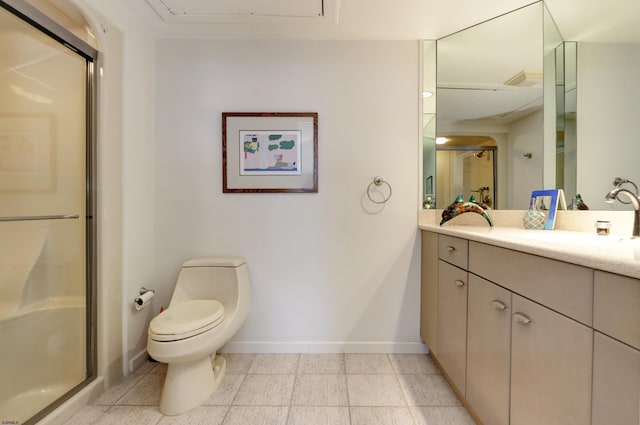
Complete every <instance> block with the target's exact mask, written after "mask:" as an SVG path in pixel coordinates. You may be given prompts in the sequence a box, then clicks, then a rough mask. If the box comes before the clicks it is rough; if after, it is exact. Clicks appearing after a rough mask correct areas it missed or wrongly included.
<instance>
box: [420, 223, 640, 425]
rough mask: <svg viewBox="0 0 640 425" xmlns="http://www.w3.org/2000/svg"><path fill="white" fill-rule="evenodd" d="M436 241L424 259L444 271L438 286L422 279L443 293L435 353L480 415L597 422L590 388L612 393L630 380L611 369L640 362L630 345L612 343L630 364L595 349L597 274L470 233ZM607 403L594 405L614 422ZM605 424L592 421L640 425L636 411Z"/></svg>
mask: <svg viewBox="0 0 640 425" xmlns="http://www.w3.org/2000/svg"><path fill="white" fill-rule="evenodd" d="M423 236H424V235H423ZM434 237H435V239H438V244H437V247H438V251H437V260H436V258H435V255H434V252H433V248H434V247H435V241H434ZM428 238H429V242H428V245H429V247H430V249H431V251H428V252H425V251H423V262H425V261H428V262H430V264H434V263H435V261H437V276H438V278H437V285H434V284H431V285H429V286H425V285H424V284H425V280H424V279H423V290H427V291H428V292H427V293H423V294H422V296H423V299H424V298H425V297H431V299H432V300H433V299H434V298H433V297H435V299H437V305H436V306H435V308H436V310H437V311H436V313H435V314H433V311H431V319H432V320H433V319H435V320H436V330H437V332H436V335H435V339H434V340H433V341H431V344H434V343H435V347H437V350H433V349H432V350H431V353H432V355H433V357H434V358H435V360H436V362H437V363H439V365H440V366H441V367H442V369H443V370H444V372H445V374H446V375H447V376H448V378H449V380H450V381H451V383H452V384H453V386H454V387H455V389H456V390H457V391H458V394H459V395H460V396H461V397H463V400H464V402H465V404H466V405H467V407H468V408H469V410H470V412H471V413H472V415H473V416H474V417H475V418H476V419H479V421H481V423H483V424H484V425H534V424H535V425H539V424H545V425H556V424H557V425H560V424H562V425H564V424H572V425H590V424H591V416H592V389H593V394H594V395H593V397H594V399H595V398H596V397H599V396H598V392H599V391H602V392H610V389H609V388H608V387H607V386H610V385H621V384H625V383H623V382H616V383H613V382H612V381H611V379H612V377H613V376H616V372H615V371H611V372H609V369H611V368H613V367H618V368H622V367H624V368H627V370H628V364H629V363H633V364H635V363H634V362H637V361H638V358H639V357H637V352H627V351H628V350H623V348H624V347H626V346H624V344H622V345H623V347H620V346H617V345H615V344H614V347H613V348H611V347H609V349H608V350H609V351H611V350H613V351H614V352H616V351H624V352H625V354H626V356H625V359H626V362H627V363H624V366H622V363H616V362H615V361H613V362H612V361H611V360H608V359H610V355H609V357H607V356H604V355H603V356H600V355H599V351H603V349H602V348H596V351H595V355H594V330H593V326H594V270H592V269H589V268H587V267H583V266H578V265H574V264H569V263H564V262H561V261H556V260H552V259H549V258H543V257H538V256H535V255H530V254H526V253H523V252H518V251H513V250H509V249H505V248H501V247H496V246H493V245H488V244H483V243H478V242H474V241H467V240H465V239H462V238H452V237H451V236H446V235H434V234H433V233H432V234H430V235H428ZM423 247H424V245H423ZM423 264H424V263H423ZM433 272H434V271H433V270H431V271H430V273H431V275H433ZM423 273H424V271H423ZM596 273H598V272H596ZM638 288H639V290H640V286H639V287H638ZM639 295H640V294H639ZM609 302H611V300H609ZM627 302H628V300H627ZM607 308H609V307H607ZM634 311H638V308H637V307H636V309H635V310H634ZM425 317H426V316H425ZM607 319H612V318H611V317H607ZM631 320H634V319H631ZM429 325H431V326H432V324H429ZM425 326H427V324H426V323H422V329H424V328H425ZM603 326H604V325H603ZM632 328H633V329H636V330H637V328H638V324H637V322H636V326H632ZM610 332H611V331H610ZM423 333H424V332H423ZM602 337H606V338H609V339H610V340H611V341H609V340H605V341H604V342H607V343H608V345H607V346H610V345H611V343H612V342H613V343H617V344H621V343H620V342H618V341H615V340H612V339H611V338H610V337H609V336H607V335H602ZM598 338H600V337H598ZM425 341H426V340H425ZM604 342H603V341H601V343H599V344H600V345H602V346H604V345H605V344H604ZM430 347H431V346H430ZM626 348H632V347H626ZM616 349H617V350H616ZM634 353H635V355H636V357H634V355H633V354H634ZM618 356H621V357H620V358H622V356H623V354H618ZM639 369H640V368H639ZM594 370H595V372H594ZM618 375H619V376H623V375H624V373H623V372H622V371H621V370H619V371H618ZM631 375H633V376H632V378H633V379H636V381H634V383H631V384H628V383H627V384H625V385H630V388H631V390H630V392H631V395H630V396H629V398H633V397H635V400H636V402H635V404H634V405H633V406H634V407H635V409H636V410H635V413H636V415H637V414H638V411H639V409H638V400H639V399H638V394H640V385H637V379H640V374H638V373H635V372H633V373H632V374H631ZM598 376H601V377H602V379H603V380H605V379H604V377H606V380H605V381H606V382H604V383H602V384H600V383H599V382H598V379H596V378H598ZM607 380H608V381H607ZM598 385H599V386H600V389H598ZM625 391H626V390H625ZM633 391H635V392H633ZM625 400H626V399H625ZM609 403H610V402H609V401H606V399H605V401H603V402H602V403H600V402H599V401H598V402H594V404H593V409H594V418H595V417H596V416H595V415H596V414H595V410H596V409H600V410H601V412H602V413H599V414H601V415H602V417H603V418H607V417H609V418H610V417H611V416H610V415H611V414H610V413H609V412H608V411H607V406H608V405H609ZM620 403H625V404H626V403H628V402H627V401H620ZM609 410H610V409H609ZM631 410H632V409H630V413H632V412H631ZM603 420H604V422H600V423H596V422H595V419H594V422H593V424H592V425H599V424H604V423H609V424H611V423H616V424H618V423H620V424H621V425H622V424H624V425H627V424H628V425H631V424H633V425H638V424H639V423H640V422H638V420H637V416H636V419H635V422H611V421H608V422H607V420H606V419H603Z"/></svg>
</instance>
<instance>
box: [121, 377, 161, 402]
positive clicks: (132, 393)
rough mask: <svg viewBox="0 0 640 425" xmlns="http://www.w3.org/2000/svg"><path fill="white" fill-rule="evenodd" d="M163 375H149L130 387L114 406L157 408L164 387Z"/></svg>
mask: <svg viewBox="0 0 640 425" xmlns="http://www.w3.org/2000/svg"><path fill="white" fill-rule="evenodd" d="M164 378H165V376H164V375H160V374H155V373H149V374H147V375H145V376H144V377H143V378H142V379H141V380H139V381H138V382H136V384H135V385H134V386H133V387H131V389H130V390H129V391H127V393H126V394H125V395H124V396H122V398H121V399H120V400H118V401H117V403H116V404H122V405H128V406H158V405H159V404H160V396H161V395H162V387H163V386H164Z"/></svg>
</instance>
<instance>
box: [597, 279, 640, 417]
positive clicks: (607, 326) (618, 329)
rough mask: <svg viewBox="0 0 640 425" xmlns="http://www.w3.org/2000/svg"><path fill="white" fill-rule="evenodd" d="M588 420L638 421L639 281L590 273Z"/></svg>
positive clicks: (639, 378)
mask: <svg viewBox="0 0 640 425" xmlns="http://www.w3.org/2000/svg"><path fill="white" fill-rule="evenodd" d="M593 327H594V329H595V330H596V332H595V336H594V347H593V350H594V352H593V403H592V404H593V405H592V422H591V423H592V425H608V424H616V425H638V424H640V280H638V279H633V278H630V277H626V276H620V275H616V274H613V273H606V272H602V271H599V270H596V271H595V275H594V305H593Z"/></svg>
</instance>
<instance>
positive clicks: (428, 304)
mask: <svg viewBox="0 0 640 425" xmlns="http://www.w3.org/2000/svg"><path fill="white" fill-rule="evenodd" d="M437 323H438V235H437V234H436V233H433V232H424V231H423V232H422V268H421V285H420V336H421V337H422V340H423V341H424V342H425V344H427V347H429V351H430V352H431V353H433V354H434V355H436V356H437V355H438V340H437V338H436V333H437Z"/></svg>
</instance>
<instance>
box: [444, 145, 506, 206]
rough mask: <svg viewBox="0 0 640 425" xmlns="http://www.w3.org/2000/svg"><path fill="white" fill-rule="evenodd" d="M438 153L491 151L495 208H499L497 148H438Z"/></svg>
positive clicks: (479, 146)
mask: <svg viewBox="0 0 640 425" xmlns="http://www.w3.org/2000/svg"><path fill="white" fill-rule="evenodd" d="M437 151H460V152H465V151H466V152H472V151H490V152H491V153H492V155H493V158H492V159H491V160H492V161H493V193H492V194H491V195H492V196H493V205H494V206H493V208H497V207H496V205H498V160H497V158H496V154H497V153H498V147H497V146H482V145H478V146H442V145H437V146H436V152H437Z"/></svg>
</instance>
